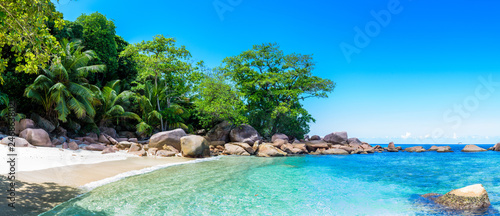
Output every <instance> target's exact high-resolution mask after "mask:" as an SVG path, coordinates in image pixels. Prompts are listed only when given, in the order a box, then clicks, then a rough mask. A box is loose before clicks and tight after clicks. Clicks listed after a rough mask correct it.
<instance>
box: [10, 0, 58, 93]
mask: <svg viewBox="0 0 500 216" xmlns="http://www.w3.org/2000/svg"><path fill="white" fill-rule="evenodd" d="M49 19H50V20H52V22H53V23H54V27H55V28H57V29H60V28H61V27H62V26H63V22H62V14H61V13H59V12H57V11H55V7H54V4H53V3H52V2H51V1H50V0H5V1H0V54H1V53H3V52H2V49H4V48H7V47H8V48H10V50H11V51H12V52H13V53H14V55H13V56H0V73H3V72H4V71H5V70H6V68H7V65H8V62H9V60H10V59H13V60H14V61H15V62H16V63H18V65H17V66H16V68H15V71H17V72H25V73H31V74H35V73H37V72H38V69H39V68H45V67H46V66H47V63H48V62H49V61H52V60H54V58H55V57H56V56H55V54H56V53H57V52H58V51H59V49H60V46H59V43H58V42H57V40H56V38H55V37H54V36H52V35H51V34H50V32H49V29H48V28H47V25H46V24H47V22H48V21H49ZM0 81H1V83H2V84H3V83H4V80H3V78H2V77H1V76H0Z"/></svg>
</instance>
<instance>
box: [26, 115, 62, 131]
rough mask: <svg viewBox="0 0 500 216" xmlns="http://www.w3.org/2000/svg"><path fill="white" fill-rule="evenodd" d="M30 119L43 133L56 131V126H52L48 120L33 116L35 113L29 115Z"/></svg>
mask: <svg viewBox="0 0 500 216" xmlns="http://www.w3.org/2000/svg"><path fill="white" fill-rule="evenodd" d="M31 118H32V119H33V121H35V122H36V124H37V125H38V126H39V127H40V128H42V129H44V130H45V131H47V132H48V133H50V132H52V131H54V130H55V129H56V126H55V125H54V124H52V122H50V121H49V120H47V119H45V118H43V117H41V116H39V115H37V114H35V113H32V114H31Z"/></svg>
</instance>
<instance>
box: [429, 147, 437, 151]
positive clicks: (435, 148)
mask: <svg viewBox="0 0 500 216" xmlns="http://www.w3.org/2000/svg"><path fill="white" fill-rule="evenodd" d="M438 148H439V147H438V146H431V147H430V148H429V149H427V151H437V150H438Z"/></svg>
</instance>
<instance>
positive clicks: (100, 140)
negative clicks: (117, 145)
mask: <svg viewBox="0 0 500 216" xmlns="http://www.w3.org/2000/svg"><path fill="white" fill-rule="evenodd" d="M98 141H99V142H100V143H105V144H111V142H110V141H109V140H108V138H106V136H105V135H104V134H101V135H100V136H99V139H98Z"/></svg>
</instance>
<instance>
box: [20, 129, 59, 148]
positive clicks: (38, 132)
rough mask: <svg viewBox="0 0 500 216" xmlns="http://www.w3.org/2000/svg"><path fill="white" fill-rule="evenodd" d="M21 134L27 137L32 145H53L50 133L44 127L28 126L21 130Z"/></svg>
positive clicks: (22, 136)
mask: <svg viewBox="0 0 500 216" xmlns="http://www.w3.org/2000/svg"><path fill="white" fill-rule="evenodd" d="M19 136H20V137H21V138H24V139H26V140H27V141H28V142H29V143H31V145H34V146H45V147H52V141H51V140H50V137H49V134H48V133H47V131H45V130H43V129H33V128H26V129H25V130H23V131H21V133H20V134H19Z"/></svg>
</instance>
